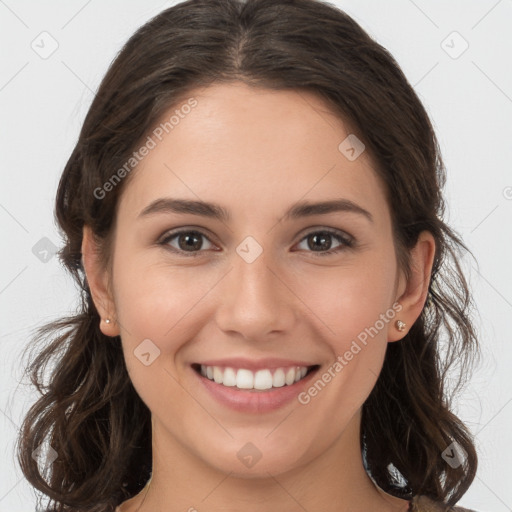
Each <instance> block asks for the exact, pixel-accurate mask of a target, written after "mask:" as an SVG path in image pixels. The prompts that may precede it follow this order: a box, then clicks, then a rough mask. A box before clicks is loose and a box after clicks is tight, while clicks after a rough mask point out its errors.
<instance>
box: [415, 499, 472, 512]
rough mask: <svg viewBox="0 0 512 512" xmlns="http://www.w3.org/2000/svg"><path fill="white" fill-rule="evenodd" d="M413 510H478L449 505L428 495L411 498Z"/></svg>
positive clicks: (461, 511) (464, 511) (448, 511)
mask: <svg viewBox="0 0 512 512" xmlns="http://www.w3.org/2000/svg"><path fill="white" fill-rule="evenodd" d="M409 510H410V511H411V512H476V511H475V510H471V509H469V508H463V507H458V506H455V507H449V506H447V505H446V504H445V503H443V502H440V501H434V500H432V499H430V498H428V497H427V496H414V498H413V499H412V500H411V505H410V509H409Z"/></svg>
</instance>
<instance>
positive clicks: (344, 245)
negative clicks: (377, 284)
mask: <svg viewBox="0 0 512 512" xmlns="http://www.w3.org/2000/svg"><path fill="white" fill-rule="evenodd" d="M183 234H195V235H199V236H203V237H205V238H206V239H208V240H209V241H210V239H209V238H208V236H207V235H205V234H204V233H202V232H201V231H197V230H194V229H182V230H180V231H175V232H170V233H167V236H165V238H163V239H162V240H161V241H159V242H158V245H161V246H164V247H166V248H167V249H169V250H170V251H172V252H174V253H177V254H181V255H185V257H192V258H194V257H197V256H201V253H202V252H204V251H203V250H199V251H183V250H180V249H176V248H174V247H171V246H170V245H169V242H170V241H171V240H172V239H173V238H176V237H178V236H179V235H183ZM319 234H322V235H330V236H332V237H333V238H335V239H336V240H337V241H338V242H340V243H341V245H339V246H338V247H336V248H334V249H330V250H328V251H307V252H312V253H316V254H317V255H318V256H330V255H332V254H336V253H338V252H341V251H343V250H346V249H350V248H352V247H354V240H353V239H352V238H350V237H349V236H347V235H346V234H342V233H340V232H338V231H333V230H331V229H322V230H318V231H310V232H309V233H306V235H304V236H303V237H302V238H301V239H300V241H299V243H300V242H302V241H303V240H305V239H306V238H308V237H309V236H311V235H319ZM210 243H213V242H211V241H210Z"/></svg>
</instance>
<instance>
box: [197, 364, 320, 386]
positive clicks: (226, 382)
mask: <svg viewBox="0 0 512 512" xmlns="http://www.w3.org/2000/svg"><path fill="white" fill-rule="evenodd" d="M313 368H315V366H290V367H281V368H262V369H259V370H257V371H252V370H248V369H246V368H239V369H236V368H232V367H221V366H207V365H204V364H202V365H200V366H199V365H197V366H196V368H195V369H196V371H199V372H200V373H201V375H202V376H203V377H206V378H207V379H209V380H211V381H213V382H216V383H217V384H221V385H223V386H226V387H233V388H238V389H244V390H259V391H263V390H269V389H272V388H281V387H283V386H291V385H292V384H294V383H296V382H299V381H300V380H302V379H303V378H304V377H305V376H306V375H307V374H308V372H309V371H310V370H312V369H313Z"/></svg>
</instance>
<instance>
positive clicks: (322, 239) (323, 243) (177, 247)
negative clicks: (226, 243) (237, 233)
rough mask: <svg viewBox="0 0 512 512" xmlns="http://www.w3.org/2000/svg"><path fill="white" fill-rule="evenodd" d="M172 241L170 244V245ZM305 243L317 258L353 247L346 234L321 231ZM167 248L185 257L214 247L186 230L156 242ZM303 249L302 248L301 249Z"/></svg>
mask: <svg viewBox="0 0 512 512" xmlns="http://www.w3.org/2000/svg"><path fill="white" fill-rule="evenodd" d="M333 238H334V239H335V240H336V241H337V242H338V245H337V246H335V247H334V249H333V248H332V239H333ZM203 240H206V241H207V244H209V245H207V247H206V248H205V247H204V244H203ZM171 241H172V243H171ZM304 242H305V243H306V245H307V248H306V250H308V249H309V252H316V253H318V256H327V255H331V254H334V253H338V252H340V251H342V250H345V249H347V248H350V247H353V246H354V240H353V239H352V238H351V237H350V236H348V235H347V234H346V233H343V232H338V231H332V230H329V229H323V230H319V231H312V232H310V233H308V234H307V235H306V236H305V237H303V238H302V240H301V242H300V244H302V243H304ZM158 243H159V245H163V246H165V247H167V248H169V249H170V250H171V251H173V252H176V253H181V254H184V255H186V256H199V255H200V253H201V252H203V251H202V249H203V250H204V249H211V248H212V247H214V245H213V244H212V242H211V241H210V240H209V238H208V237H207V236H206V235H205V234H204V233H201V232H200V231H197V230H190V229H189V230H186V229H183V230H181V231H175V232H171V233H167V234H166V236H165V237H164V238H163V239H162V240H161V241H160V242H158ZM300 244H299V245H300ZM302 249H304V248H302Z"/></svg>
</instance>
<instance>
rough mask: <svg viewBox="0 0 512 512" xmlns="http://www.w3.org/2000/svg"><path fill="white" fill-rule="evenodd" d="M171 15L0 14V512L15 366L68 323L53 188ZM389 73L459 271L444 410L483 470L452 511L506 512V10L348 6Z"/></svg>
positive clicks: (66, 9)
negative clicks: (452, 369)
mask: <svg viewBox="0 0 512 512" xmlns="http://www.w3.org/2000/svg"><path fill="white" fill-rule="evenodd" d="M175 3H176V2H162V1H161V0H160V1H159V0H144V1H143V0H137V1H136V0H132V1H126V0H125V1H121V0H109V1H102V2H100V1H99V0H88V1H87V0H67V1H64V0H62V1H55V0H52V1H50V0H48V1H45V2H37V1H35V0H32V1H28V0H19V1H15V0H0V49H1V54H0V55H1V59H2V60H1V66H0V119H1V122H0V129H1V137H0V140H1V147H0V150H1V151H0V162H1V164H0V172H1V173H2V175H1V187H0V225H1V229H2V233H3V236H2V239H3V240H4V241H3V243H2V249H1V267H0V268H1V274H0V307H1V324H0V326H1V327H0V334H1V341H0V343H1V345H0V347H1V350H2V354H1V357H0V439H1V446H2V451H1V454H2V457H0V474H1V478H0V512H17V511H32V510H34V509H35V495H34V492H33V490H32V489H31V487H30V486H29V485H28V484H27V482H26V481H25V480H24V479H23V478H22V476H21V471H20V469H19V467H18V466H17V464H16V462H15V457H14V452H13V448H14V441H15V438H16V435H17V431H18V427H19V425H20V423H21V421H22V417H23V413H24V412H25V411H26V410H27V408H28V406H29V405H30V404H31V403H32V402H33V400H34V399H35V397H36V395H35V392H34V391H33V390H31V389H30V388H29V387H27V386H24V385H19V381H20V379H21V370H22V369H21V366H20V352H21V350H22V348H23V347H24V346H25V345H26V344H27V343H28V341H29V340H30V335H31V333H32V332H33V329H35V328H36V327H37V326H39V325H41V324H43V323H44V322H47V321H49V320H51V319H56V318H58V317H60V316H63V315H65V314H67V313H68V312H70V311H72V310H73V309H74V307H75V304H76V289H75V286H74V284H73V283H72V281H71V278H70V277H69V276H68V275H67V273H66V272H65V270H64V269H63V267H61V265H60V263H59V261H58V259H57V257H54V256H53V254H54V251H55V250H56V249H57V248H58V247H60V245H61V239H60V236H59V233H58V231H57V228H56V225H55V223H54V219H53V208H54V198H55V193H56V187H57V183H58V180H59V176H60V174H61V172H62V169H63V167H64V164H65V162H66V161H67V159H68V157H69V155H70V152H71V150H72V148H73V146H74V144H75V142H76V140H77V136H78V132H79V129H80V126H81V123H82V121H83V118H84V116H85V113H86V111H87V109H88V107H89V105H90V103H91V101H92V98H93V96H94V92H95V90H96V88H97V86H98V84H99V82H100V80H101V78H102V77H103V75H104V73H105V72H106V70H107V67H108V65H109V64H110V62H111V61H112V59H113V58H114V57H115V55H116V53H117V52H118V51H119V49H120V48H121V46H122V44H123V43H124V42H125V41H126V40H127V39H128V38H129V36H130V35H131V34H132V33H133V32H134V31H135V30H136V29H137V28H138V27H139V26H140V25H141V24H143V23H144V22H146V21H147V20H148V19H149V18H151V17H152V16H154V15H156V14H157V13H158V12H160V11H161V10H163V9H164V8H166V7H170V6H171V5H174V4H175ZM332 3H334V4H335V5H337V6H338V7H341V8H342V9H344V10H346V12H347V13H348V14H350V15H351V16H352V17H354V18H355V20H356V21H358V22H359V23H360V24H361V25H362V26H363V28H365V29H366V30H367V31H368V32H369V33H370V34H371V35H372V36H373V37H374V38H375V39H376V40H377V41H378V42H380V43H381V44H382V45H383V46H384V47H386V48H387V49H388V50H389V51H390V52H391V53H392V54H393V55H394V57H395V58H396V59H397V61H398V63H399V64H400V66H401V67H402V69H403V70H404V72H405V74H406V76H407V78H408V80H409V81H410V83H411V84H412V85H413V86H414V88H415V90H416V91H417V93H418V95H419V96H420V98H421V100H422V101H423V103H424V105H425V106H426V108H427V110H428V112H429V114H430V116H431V119H432V121H433V123H434V126H435V129H436V132H437V135H438V137H439V140H440V143H441V150H442V153H443V157H444V160H445V163H446V167H447V170H448V182H447V185H446V190H445V193H446V198H447V202H448V211H447V220H448V222H449V223H451V225H452V226H453V227H454V228H455V229H456V230H457V231H458V232H459V233H460V235H461V236H462V238H463V240H464V241H465V243H466V244H467V245H468V247H469V248H470V249H471V251H472V252H473V254H474V256H475V259H476V261H477V262H478V263H475V261H473V260H472V259H470V258H466V259H465V260H464V265H465V268H466V270H467V272H468V276H469V279H470V284H471V287H472V290H473V296H474V301H475V303H476V305H477V307H478V311H479V314H478V316H477V317H476V318H475V321H476V325H477V327H478V330H479V335H480V339H481V344H482V353H483V359H482V362H481V363H480V365H479V366H478V367H477V368H476V370H475V372H474V373H473V374H472V375H470V376H469V377H470V382H469V384H468V386H467V387H466V389H465V390H464V392H463V393H462V394H461V395H460V396H459V397H458V399H457V401H456V402H455V404H454V406H455V410H456V412H457V414H459V415H460V417H461V418H462V419H463V420H464V421H465V422H466V423H467V425H468V427H469V428H470V429H471V431H472V432H473V433H474V434H475V435H476V441H477V448H478V451H479V456H480V466H479V470H478V474H477V477H476V479H475V481H474V484H473V485H472V487H471V488H470V490H469V491H468V492H467V493H466V495H465V496H464V497H463V499H462V500H461V501H460V503H459V504H460V505H462V506H466V507H469V508H474V509H475V510H477V511H479V512H484V511H485V512H505V511H510V510H512V486H511V485H510V484H511V482H512V469H511V464H512V377H511V367H512V338H511V327H512V322H511V318H512V266H511V261H512V260H511V256H512V230H511V221H512V172H511V161H512V126H511V124H512V123H511V122H512V66H511V63H512V31H511V27H512V0H500V1H496V0H478V1H477V0H471V1H468V0H459V1H455V0H451V1H446V0H436V1H427V0H415V1H413V0H391V1H386V2H384V1H378V0H346V1H338V2H332Z"/></svg>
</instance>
